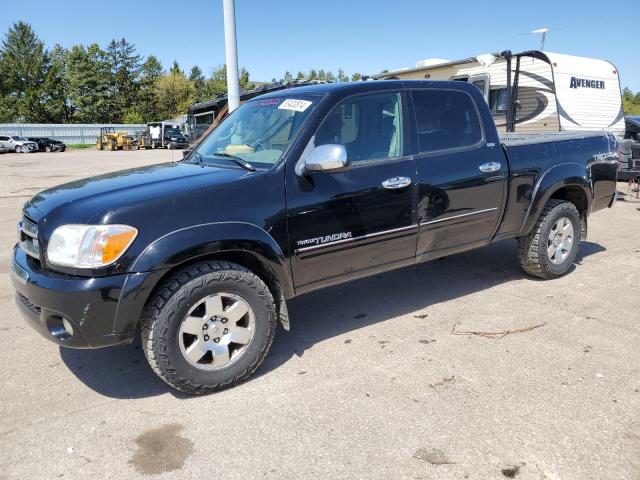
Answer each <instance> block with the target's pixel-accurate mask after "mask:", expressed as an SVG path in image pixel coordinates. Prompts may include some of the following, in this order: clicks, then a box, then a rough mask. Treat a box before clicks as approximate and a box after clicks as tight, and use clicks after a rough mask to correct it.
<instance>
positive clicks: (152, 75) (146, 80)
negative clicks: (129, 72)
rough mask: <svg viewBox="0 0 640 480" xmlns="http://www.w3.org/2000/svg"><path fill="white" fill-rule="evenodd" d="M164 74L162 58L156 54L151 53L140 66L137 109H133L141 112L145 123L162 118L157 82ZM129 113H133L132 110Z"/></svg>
mask: <svg viewBox="0 0 640 480" xmlns="http://www.w3.org/2000/svg"><path fill="white" fill-rule="evenodd" d="M162 75H164V70H163V68H162V64H161V63H160V60H158V59H157V58H156V57H155V56H154V55H149V56H148V57H147V59H146V60H145V62H144V63H143V64H142V67H141V68H140V78H139V80H138V85H139V88H138V102H137V105H136V108H135V110H133V111H135V112H136V113H139V114H140V116H141V117H142V119H143V123H144V122H153V121H157V120H160V113H159V111H158V104H157V101H156V92H155V83H156V81H157V80H158V79H159V78H160V77H162ZM128 113H131V111H129V112H128Z"/></svg>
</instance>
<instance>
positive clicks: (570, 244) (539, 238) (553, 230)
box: [518, 200, 582, 279]
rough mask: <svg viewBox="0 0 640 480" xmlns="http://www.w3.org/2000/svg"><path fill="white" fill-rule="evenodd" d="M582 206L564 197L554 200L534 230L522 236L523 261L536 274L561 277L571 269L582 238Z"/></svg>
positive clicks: (521, 252)
mask: <svg viewBox="0 0 640 480" xmlns="http://www.w3.org/2000/svg"><path fill="white" fill-rule="evenodd" d="M581 227H582V225H581V222H580V213H579V212H578V209H577V208H576V207H575V205H573V204H572V203H570V202H567V201H564V200H550V201H549V202H548V203H547V205H546V206H545V208H544V210H543V212H542V215H540V219H539V220H538V222H537V223H536V225H535V227H534V228H533V230H532V232H531V233H530V234H529V235H527V236H526V237H520V238H519V239H518V253H519V259H520V264H521V266H522V268H523V269H524V271H525V272H527V273H528V274H530V275H534V276H536V277H540V278H545V279H551V278H557V277H560V276H562V275H564V274H565V273H567V272H568V271H569V269H570V268H571V266H572V265H573V262H574V261H575V259H576V255H577V254H578V249H579V248H580V240H581V234H582V231H581Z"/></svg>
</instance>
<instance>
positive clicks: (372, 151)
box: [312, 92, 403, 161]
mask: <svg viewBox="0 0 640 480" xmlns="http://www.w3.org/2000/svg"><path fill="white" fill-rule="evenodd" d="M312 141H313V142H314V146H315V147H317V146H319V145H325V144H330V143H337V144H341V145H344V147H345V148H346V150H347V158H348V159H349V161H359V160H374V159H385V158H394V157H400V156H402V154H403V138H402V97H401V95H400V93H399V92H394V93H379V94H372V95H357V96H355V97H351V98H347V99H345V100H343V101H342V102H340V103H339V104H338V105H336V106H335V107H334V108H333V110H331V112H330V113H329V114H328V115H327V117H326V118H325V119H324V120H323V122H322V124H321V125H320V128H318V131H317V132H316V134H315V136H314V137H313V138H312Z"/></svg>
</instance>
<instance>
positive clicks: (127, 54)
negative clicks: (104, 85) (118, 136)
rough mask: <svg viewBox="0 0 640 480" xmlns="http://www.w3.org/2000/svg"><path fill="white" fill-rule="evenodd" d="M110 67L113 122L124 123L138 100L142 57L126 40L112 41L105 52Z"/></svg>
mask: <svg viewBox="0 0 640 480" xmlns="http://www.w3.org/2000/svg"><path fill="white" fill-rule="evenodd" d="M105 58H106V61H107V63H108V65H109V70H110V72H109V94H110V100H111V105H112V120H111V121H112V122H117V123H120V122H122V120H123V118H124V115H125V113H126V112H127V110H128V109H129V108H130V106H131V105H134V104H135V103H136V102H137V100H138V88H139V84H138V77H139V75H140V67H141V57H140V55H138V54H137V53H136V47H135V45H134V44H132V43H129V42H127V41H126V40H125V39H124V38H122V39H120V40H115V39H113V40H111V43H109V45H108V46H107V49H106V52H105Z"/></svg>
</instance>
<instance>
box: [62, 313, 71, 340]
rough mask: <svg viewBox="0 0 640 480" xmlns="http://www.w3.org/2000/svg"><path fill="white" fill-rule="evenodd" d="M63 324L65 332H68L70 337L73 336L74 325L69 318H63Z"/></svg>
mask: <svg viewBox="0 0 640 480" xmlns="http://www.w3.org/2000/svg"><path fill="white" fill-rule="evenodd" d="M62 326H63V327H64V330H65V332H67V334H68V335H69V336H70V337H73V327H72V326H71V324H70V323H69V320H67V319H66V318H63V319H62Z"/></svg>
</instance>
